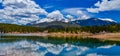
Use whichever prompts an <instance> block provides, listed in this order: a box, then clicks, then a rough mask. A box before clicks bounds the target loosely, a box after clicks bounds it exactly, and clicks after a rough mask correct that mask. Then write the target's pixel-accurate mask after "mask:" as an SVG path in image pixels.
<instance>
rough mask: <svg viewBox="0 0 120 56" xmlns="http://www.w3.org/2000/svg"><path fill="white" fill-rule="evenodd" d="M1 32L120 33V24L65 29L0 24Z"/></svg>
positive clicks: (59, 27)
mask: <svg viewBox="0 0 120 56" xmlns="http://www.w3.org/2000/svg"><path fill="white" fill-rule="evenodd" d="M0 31H1V32H5V33H10V32H20V33H33V32H44V31H47V32H69V33H79V32H89V33H100V32H120V24H115V25H108V26H84V27H64V26H60V25H54V26H47V27H46V28H40V27H32V26H20V25H15V24H0Z"/></svg>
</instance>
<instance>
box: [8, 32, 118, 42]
mask: <svg viewBox="0 0 120 56" xmlns="http://www.w3.org/2000/svg"><path fill="white" fill-rule="evenodd" d="M7 34H8V35H16V36H17V35H18V36H19V35H21V36H22V35H24V36H27V35H29V36H43V37H47V36H52V37H61V38H62V37H66V38H69V37H78V38H79V37H88V38H97V39H104V40H113V41H120V33H104V34H100V33H98V34H92V33H86V32H84V33H78V34H76V33H65V32H64V33H61V32H57V33H41V32H38V33H7Z"/></svg>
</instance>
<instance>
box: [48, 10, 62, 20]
mask: <svg viewBox="0 0 120 56" xmlns="http://www.w3.org/2000/svg"><path fill="white" fill-rule="evenodd" d="M47 18H48V19H54V20H57V21H60V20H62V19H64V16H63V14H62V13H61V12H60V11H59V10H55V11H53V12H51V13H49V14H48V15H47Z"/></svg>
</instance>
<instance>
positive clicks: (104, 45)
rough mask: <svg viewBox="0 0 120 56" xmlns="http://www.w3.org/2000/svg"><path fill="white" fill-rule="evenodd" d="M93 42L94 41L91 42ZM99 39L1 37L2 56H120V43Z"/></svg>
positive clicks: (0, 51)
mask: <svg viewBox="0 0 120 56" xmlns="http://www.w3.org/2000/svg"><path fill="white" fill-rule="evenodd" d="M91 40H92V41H91ZM95 40H97V39H82V38H81V39H79V41H77V40H63V39H56V38H43V37H27V36H26V37H22V36H21V37H20V36H16V37H12V36H11V37H10V36H8V37H1V39H0V56H1V55H3V56H99V55H100V56H104V55H106V56H115V55H117V56H119V55H120V46H119V42H117V43H116V42H110V41H104V42H102V41H99V40H97V41H95Z"/></svg>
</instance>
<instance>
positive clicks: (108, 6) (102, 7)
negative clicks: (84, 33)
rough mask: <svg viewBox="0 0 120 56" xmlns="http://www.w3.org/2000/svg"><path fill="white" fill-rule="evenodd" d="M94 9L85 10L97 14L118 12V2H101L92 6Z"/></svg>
mask: <svg viewBox="0 0 120 56" xmlns="http://www.w3.org/2000/svg"><path fill="white" fill-rule="evenodd" d="M94 6H95V7H96V8H87V10H88V11H89V12H93V13H98V12H100V11H110V10H120V0H102V2H100V1H98V2H97V3H95V4H94Z"/></svg>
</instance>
